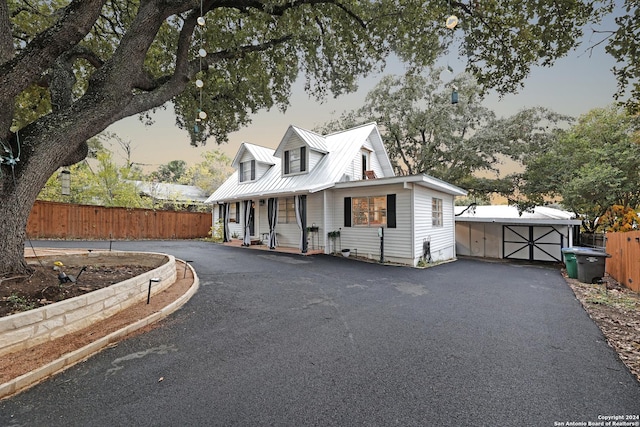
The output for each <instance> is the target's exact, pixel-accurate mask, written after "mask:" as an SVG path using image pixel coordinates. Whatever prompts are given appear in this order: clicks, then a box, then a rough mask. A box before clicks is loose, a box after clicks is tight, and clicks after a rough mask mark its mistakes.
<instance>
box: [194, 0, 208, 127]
mask: <svg viewBox="0 0 640 427" xmlns="http://www.w3.org/2000/svg"><path fill="white" fill-rule="evenodd" d="M196 22H197V23H198V25H199V26H200V27H202V28H201V29H200V49H199V50H198V56H199V57H200V74H202V70H203V66H202V58H205V57H206V56H207V51H206V50H205V49H204V31H205V30H204V26H205V24H206V21H205V19H204V10H203V6H202V0H200V16H199V17H198V19H197V20H196ZM196 87H197V88H198V89H200V108H199V109H198V114H197V116H196V123H195V124H194V126H193V132H194V133H198V132H200V127H199V126H198V123H199V122H200V121H202V120H205V119H206V118H207V113H205V112H204V111H203V110H202V88H204V81H202V79H197V80H196Z"/></svg>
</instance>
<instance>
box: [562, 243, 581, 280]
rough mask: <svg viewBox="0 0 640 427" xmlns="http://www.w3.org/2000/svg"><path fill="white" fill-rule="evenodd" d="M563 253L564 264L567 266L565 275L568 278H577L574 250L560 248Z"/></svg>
mask: <svg viewBox="0 0 640 427" xmlns="http://www.w3.org/2000/svg"><path fill="white" fill-rule="evenodd" d="M562 253H563V255H564V265H565V267H566V268H567V275H568V276H569V278H570V279H577V278H578V258H577V257H576V254H575V252H569V251H567V252H565V251H564V249H563V250H562Z"/></svg>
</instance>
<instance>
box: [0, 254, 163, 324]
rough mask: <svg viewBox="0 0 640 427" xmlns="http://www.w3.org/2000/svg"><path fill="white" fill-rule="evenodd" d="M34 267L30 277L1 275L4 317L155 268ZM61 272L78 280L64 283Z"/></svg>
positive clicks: (0, 303) (0, 301)
mask: <svg viewBox="0 0 640 427" xmlns="http://www.w3.org/2000/svg"><path fill="white" fill-rule="evenodd" d="M32 267H33V269H34V271H33V273H32V274H30V275H27V276H11V277H0V317H2V316H8V315H11V314H15V313H19V312H21V311H26V310H31V309H33V308H38V307H42V306H45V305H48V304H51V303H54V302H58V301H62V300H65V299H67V298H73V297H76V296H79V295H82V294H86V293H87V292H91V291H95V290H98V289H101V288H104V287H107V286H110V285H113V284H115V283H119V282H122V281H125V280H127V279H130V278H132V277H135V276H138V275H140V274H143V273H145V272H147V271H149V270H152V269H153V267H144V266H135V265H121V266H100V265H88V266H86V270H84V271H82V272H81V271H80V270H81V268H80V267H61V269H59V270H57V271H56V270H53V268H52V267H49V266H44V265H34V266H32ZM60 272H64V274H66V275H67V277H72V278H74V279H76V277H77V280H75V283H74V282H66V283H61V282H60V280H59V279H58V274H60Z"/></svg>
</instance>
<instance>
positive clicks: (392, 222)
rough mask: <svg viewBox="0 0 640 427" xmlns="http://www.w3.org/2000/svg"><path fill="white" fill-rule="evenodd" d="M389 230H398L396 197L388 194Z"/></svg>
mask: <svg viewBox="0 0 640 427" xmlns="http://www.w3.org/2000/svg"><path fill="white" fill-rule="evenodd" d="M387 228H396V195H395V194H387Z"/></svg>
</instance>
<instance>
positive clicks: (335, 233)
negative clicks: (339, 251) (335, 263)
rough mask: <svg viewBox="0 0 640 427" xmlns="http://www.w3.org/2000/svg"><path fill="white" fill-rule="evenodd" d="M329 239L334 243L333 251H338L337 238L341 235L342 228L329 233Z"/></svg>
mask: <svg viewBox="0 0 640 427" xmlns="http://www.w3.org/2000/svg"><path fill="white" fill-rule="evenodd" d="M327 236H328V237H329V239H331V244H332V245H333V253H335V252H336V240H337V239H338V238H339V237H340V230H334V231H330V232H328V233H327Z"/></svg>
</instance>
